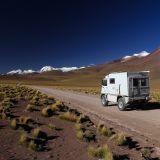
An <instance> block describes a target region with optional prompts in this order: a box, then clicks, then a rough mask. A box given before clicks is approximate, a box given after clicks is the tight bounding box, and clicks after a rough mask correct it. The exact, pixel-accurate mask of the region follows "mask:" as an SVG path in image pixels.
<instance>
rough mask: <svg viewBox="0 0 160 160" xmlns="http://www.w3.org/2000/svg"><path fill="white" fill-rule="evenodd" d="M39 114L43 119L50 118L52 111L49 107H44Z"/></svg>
mask: <svg viewBox="0 0 160 160" xmlns="http://www.w3.org/2000/svg"><path fill="white" fill-rule="evenodd" d="M41 114H42V115H43V116H44V117H50V116H52V115H53V111H52V109H51V108H50V107H45V108H43V109H42V112H41Z"/></svg>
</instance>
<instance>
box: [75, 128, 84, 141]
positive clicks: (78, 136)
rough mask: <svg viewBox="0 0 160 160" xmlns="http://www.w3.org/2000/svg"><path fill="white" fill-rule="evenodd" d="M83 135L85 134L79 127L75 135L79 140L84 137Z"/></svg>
mask: <svg viewBox="0 0 160 160" xmlns="http://www.w3.org/2000/svg"><path fill="white" fill-rule="evenodd" d="M84 136H85V134H84V132H83V131H82V129H80V130H76V137H77V138H78V139H79V140H81V141H82V140H83V139H84Z"/></svg>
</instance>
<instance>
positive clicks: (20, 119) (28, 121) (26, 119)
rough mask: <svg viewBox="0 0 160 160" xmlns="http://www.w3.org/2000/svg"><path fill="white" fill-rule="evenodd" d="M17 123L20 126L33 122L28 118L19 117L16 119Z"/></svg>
mask: <svg viewBox="0 0 160 160" xmlns="http://www.w3.org/2000/svg"><path fill="white" fill-rule="evenodd" d="M18 122H19V123H20V124H29V123H32V122H33V120H32V119H31V118H30V117H25V116H20V117H19V118H18Z"/></svg>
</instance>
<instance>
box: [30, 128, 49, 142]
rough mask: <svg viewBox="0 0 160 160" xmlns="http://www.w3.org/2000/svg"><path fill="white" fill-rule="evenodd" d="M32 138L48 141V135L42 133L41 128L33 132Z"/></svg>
mask: <svg viewBox="0 0 160 160" xmlns="http://www.w3.org/2000/svg"><path fill="white" fill-rule="evenodd" d="M32 137H33V138H41V139H44V140H46V139H47V134H46V133H45V132H43V131H41V129H40V128H35V129H34V130H33V131H32Z"/></svg>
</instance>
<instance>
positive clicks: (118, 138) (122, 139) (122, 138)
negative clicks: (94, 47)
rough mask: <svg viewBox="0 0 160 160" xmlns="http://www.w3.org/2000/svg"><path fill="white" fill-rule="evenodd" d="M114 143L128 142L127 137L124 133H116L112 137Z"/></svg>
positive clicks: (122, 143) (119, 144)
mask: <svg viewBox="0 0 160 160" xmlns="http://www.w3.org/2000/svg"><path fill="white" fill-rule="evenodd" d="M111 140H112V141H113V143H114V144H115V145H117V146H122V145H124V144H125V143H126V137H125V135H124V133H122V132H121V133H116V134H114V135H113V136H112V137H111Z"/></svg>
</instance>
